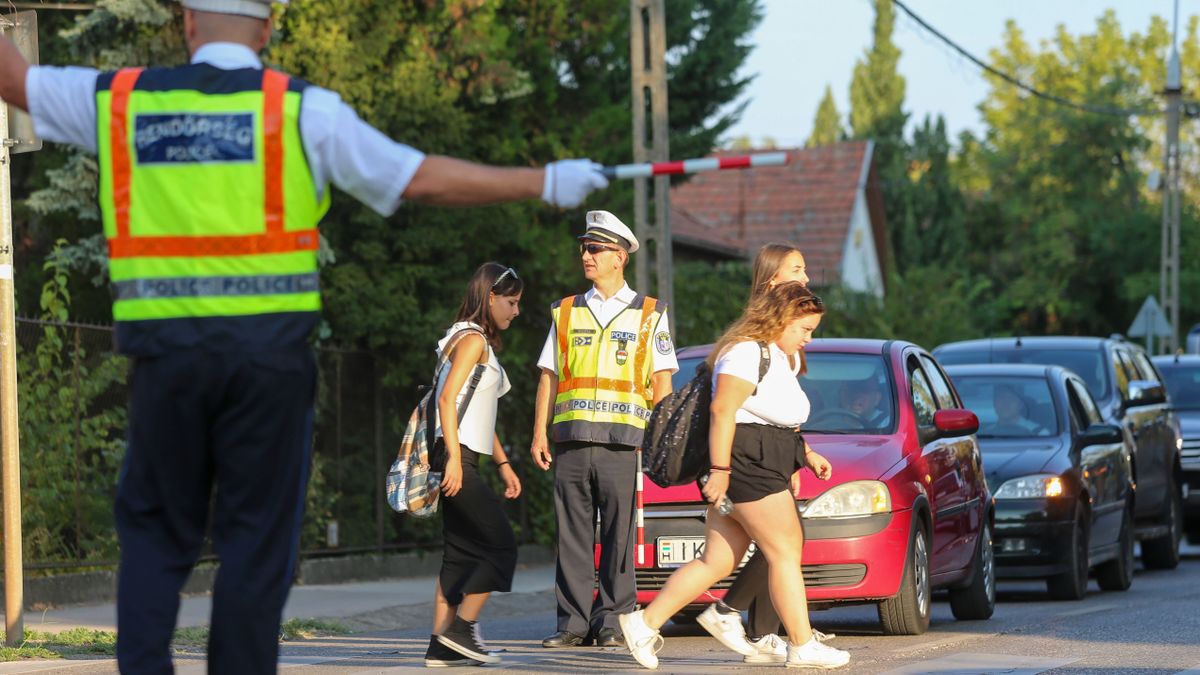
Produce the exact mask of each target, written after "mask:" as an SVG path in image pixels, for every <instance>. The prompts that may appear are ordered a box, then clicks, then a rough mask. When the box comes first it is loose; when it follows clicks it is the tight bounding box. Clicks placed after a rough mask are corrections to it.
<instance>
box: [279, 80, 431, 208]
mask: <svg viewBox="0 0 1200 675" xmlns="http://www.w3.org/2000/svg"><path fill="white" fill-rule="evenodd" d="M300 105H301V115H300V135H301V137H302V138H303V140H304V151H305V153H307V154H308V163H309V166H310V167H311V168H312V172H313V180H314V181H315V182H316V184H317V189H321V188H322V187H324V186H325V184H327V183H332V184H334V185H336V186H338V187H339V188H341V189H342V190H344V191H346V192H347V193H349V194H350V195H351V196H353V197H354V198H355V199H357V200H359V201H360V202H362V203H364V204H366V205H367V206H369V207H371V209H372V210H373V211H375V212H376V213H378V214H379V215H381V216H387V215H390V214H391V213H393V212H394V211H395V210H396V209H397V208H398V207H399V206H400V197H401V195H403V194H404V190H405V189H406V188H407V187H408V183H409V181H411V180H412V177H413V176H414V175H415V174H416V173H417V169H418V168H420V166H421V162H422V161H424V160H425V154H424V153H422V152H421V151H419V150H417V149H415V148H412V147H409V146H407V145H404V144H403V143H397V142H396V141H393V140H392V139H390V138H388V137H387V136H386V135H385V134H384V133H383V132H381V131H379V130H378V129H376V128H375V127H373V126H371V125H370V124H367V123H366V122H364V121H362V119H360V118H359V116H358V114H357V113H355V112H354V109H353V108H351V107H350V106H349V105H346V103H344V102H343V101H342V99H341V97H340V96H338V95H337V94H335V93H334V92H332V91H329V90H328V89H323V88H321V87H317V86H310V87H308V88H307V89H305V90H304V98H303V100H302V101H301V104H300Z"/></svg>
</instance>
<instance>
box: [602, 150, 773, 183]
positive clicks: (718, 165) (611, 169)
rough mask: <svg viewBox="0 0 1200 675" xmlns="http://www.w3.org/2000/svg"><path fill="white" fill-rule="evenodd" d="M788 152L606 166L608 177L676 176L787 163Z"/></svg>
mask: <svg viewBox="0 0 1200 675" xmlns="http://www.w3.org/2000/svg"><path fill="white" fill-rule="evenodd" d="M787 161H788V157H787V153H786V152H762V153H758V154H755V155H738V156H735V157H700V158H698V159H685V160H682V161H678V162H646V163H643V164H618V165H617V166H606V167H604V170H603V173H604V177H605V178H607V179H609V180H612V179H614V178H649V177H651V176H672V175H676V174H683V173H702V172H705V171H724V170H726V169H751V168H756V167H760V166H783V165H785V164H787Z"/></svg>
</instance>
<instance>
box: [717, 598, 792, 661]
mask: <svg viewBox="0 0 1200 675" xmlns="http://www.w3.org/2000/svg"><path fill="white" fill-rule="evenodd" d="M696 623H698V624H700V625H701V626H703V627H704V630H706V631H708V632H709V633H710V634H711V635H712V636H713V637H715V638H717V641H718V642H720V643H721V644H723V645H725V646H726V647H728V648H729V649H732V650H733V651H735V652H737V653H739V654H741V655H742V656H745V657H746V658H750V657H751V656H753V655H755V654H757V653H758V650H757V649H755V648H754V645H752V644H750V642H749V640H747V639H746V629H745V628H743V627H742V615H741V614H740V613H738V614H727V613H725V612H722V611H720V610H719V609H717V604H716V603H715V602H714V603H713V604H711V605H709V606H708V609H705V610H704V611H703V612H700V616H698V617H696ZM785 656H786V654H785ZM782 660H783V659H780V661H782Z"/></svg>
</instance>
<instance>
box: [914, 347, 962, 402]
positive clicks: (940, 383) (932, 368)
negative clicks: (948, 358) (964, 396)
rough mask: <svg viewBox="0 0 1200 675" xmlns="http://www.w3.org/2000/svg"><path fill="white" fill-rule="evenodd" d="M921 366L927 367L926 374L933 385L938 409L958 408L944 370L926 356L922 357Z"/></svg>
mask: <svg viewBox="0 0 1200 675" xmlns="http://www.w3.org/2000/svg"><path fill="white" fill-rule="evenodd" d="M921 365H923V366H925V374H926V375H928V376H929V382H930V384H932V385H933V395H934V396H935V397H937V402H938V407H939V408H941V409H943V410H945V409H947V408H957V407H958V402H957V401H955V400H954V392H953V391H951V389H950V385H948V384H946V378H945V376H944V375H942V369H941V368H938V367H937V364H936V363H934V362H933V359H931V358H929V357H928V356H925V355H924V354H922V355H921Z"/></svg>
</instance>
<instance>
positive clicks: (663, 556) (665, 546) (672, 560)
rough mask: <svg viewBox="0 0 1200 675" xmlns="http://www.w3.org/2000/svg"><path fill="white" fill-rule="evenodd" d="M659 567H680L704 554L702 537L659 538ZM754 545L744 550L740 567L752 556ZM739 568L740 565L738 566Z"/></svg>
mask: <svg viewBox="0 0 1200 675" xmlns="http://www.w3.org/2000/svg"><path fill="white" fill-rule="evenodd" d="M656 548H657V549H658V566H659V567H680V566H682V565H686V564H688V563H690V562H691V561H693V560H695V559H696V558H699V557H700V556H701V555H703V554H704V537H659V538H658V539H657V541H656ZM754 548H755V547H754V543H753V542H751V543H750V548H748V549H746V555H745V556H743V557H742V562H741V565H744V564H745V563H746V561H747V560H749V559H750V556H752V555H754ZM739 566H740V565H739Z"/></svg>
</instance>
